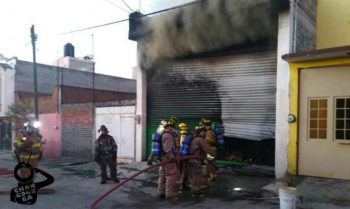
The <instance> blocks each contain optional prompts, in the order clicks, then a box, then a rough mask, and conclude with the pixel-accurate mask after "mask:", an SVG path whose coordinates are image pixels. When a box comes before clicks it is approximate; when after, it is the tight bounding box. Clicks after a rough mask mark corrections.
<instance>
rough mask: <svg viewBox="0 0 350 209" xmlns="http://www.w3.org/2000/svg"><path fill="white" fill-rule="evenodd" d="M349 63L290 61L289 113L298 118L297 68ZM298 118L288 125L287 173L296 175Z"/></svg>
mask: <svg viewBox="0 0 350 209" xmlns="http://www.w3.org/2000/svg"><path fill="white" fill-rule="evenodd" d="M346 1H348V0H346ZM349 2H350V0H349ZM344 65H350V58H339V59H326V60H320V61H311V62H300V63H290V65H289V70H290V94H289V95H290V100H289V101H290V104H289V107H290V110H289V111H290V114H293V115H296V116H297V118H298V110H299V102H298V101H299V70H300V69H305V68H315V67H329V66H344ZM297 145H298V120H297V122H295V123H291V124H290V126H289V144H288V173H289V174H291V175H297V170H298V146H297Z"/></svg>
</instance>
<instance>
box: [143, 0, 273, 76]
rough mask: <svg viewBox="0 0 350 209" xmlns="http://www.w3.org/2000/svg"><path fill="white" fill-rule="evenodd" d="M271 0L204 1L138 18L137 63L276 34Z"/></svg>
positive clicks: (148, 64) (151, 62)
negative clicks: (139, 20)
mask: <svg viewBox="0 0 350 209" xmlns="http://www.w3.org/2000/svg"><path fill="white" fill-rule="evenodd" d="M275 2H276V1H275V0H206V1H203V2H201V3H198V4H193V5H189V6H186V7H183V8H181V9H175V10H172V11H168V12H165V13H162V14H160V15H157V16H152V17H148V18H142V19H143V20H142V24H141V27H140V28H139V29H138V33H139V34H141V36H140V38H139V39H138V51H139V55H138V56H139V64H140V65H141V66H142V67H143V68H144V69H149V68H151V67H152V66H154V65H155V64H156V63H157V62H159V61H161V60H164V59H172V58H176V57H183V56H187V55H191V54H197V53H203V52H210V51H215V50H220V49H224V48H227V47H231V46H235V45H242V44H245V43H254V42H256V41H259V40H266V39H269V38H271V37H275V36H276V29H277V7H276V5H275Z"/></svg>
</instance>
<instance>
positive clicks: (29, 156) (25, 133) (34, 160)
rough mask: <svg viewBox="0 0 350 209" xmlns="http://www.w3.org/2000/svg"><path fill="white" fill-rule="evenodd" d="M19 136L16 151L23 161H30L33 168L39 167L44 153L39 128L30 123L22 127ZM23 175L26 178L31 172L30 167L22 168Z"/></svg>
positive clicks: (15, 144) (15, 145) (16, 141)
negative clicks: (29, 171)
mask: <svg viewBox="0 0 350 209" xmlns="http://www.w3.org/2000/svg"><path fill="white" fill-rule="evenodd" d="M19 132H20V134H19V137H17V138H16V140H15V142H14V144H13V145H14V147H15V152H16V154H17V156H18V157H19V160H20V161H21V162H28V163H29V164H30V165H31V166H32V167H33V168H37V167H38V162H39V160H40V159H41V156H42V153H43V144H44V143H45V141H42V140H41V137H40V135H38V133H37V132H38V130H37V129H36V128H34V127H32V126H30V125H27V126H26V127H25V128H24V129H21V130H20V131H19ZM20 172H21V177H22V178H26V177H27V176H28V175H30V173H28V169H20Z"/></svg>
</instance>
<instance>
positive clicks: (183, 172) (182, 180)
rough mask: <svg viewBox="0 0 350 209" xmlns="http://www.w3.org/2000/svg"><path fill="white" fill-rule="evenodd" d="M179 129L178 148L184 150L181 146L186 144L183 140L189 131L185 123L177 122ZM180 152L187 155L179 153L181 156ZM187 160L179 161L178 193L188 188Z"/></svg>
mask: <svg viewBox="0 0 350 209" xmlns="http://www.w3.org/2000/svg"><path fill="white" fill-rule="evenodd" d="M179 129H180V134H181V136H180V150H185V148H184V147H183V146H186V145H185V144H184V140H185V137H186V136H189V132H188V127H187V124H186V123H183V122H181V123H179ZM182 154H183V155H184V156H185V155H187V153H180V155H181V156H182ZM187 164H188V163H187V161H180V165H179V170H180V176H179V184H180V187H179V193H182V191H183V190H188V189H189V186H188V184H189V182H188V181H189V176H188V165H187Z"/></svg>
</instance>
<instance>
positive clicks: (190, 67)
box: [147, 49, 277, 151]
mask: <svg viewBox="0 0 350 209" xmlns="http://www.w3.org/2000/svg"><path fill="white" fill-rule="evenodd" d="M276 63H277V55H276V49H270V50H266V49H264V50H249V51H245V52H240V53H236V54H225V55H223V54H216V55H215V56H207V57H199V58H188V59H180V60H173V61H171V62H168V63H165V64H162V65H160V66H158V67H157V68H155V69H152V70H150V71H149V72H148V74H147V80H148V84H147V148H148V151H149V148H150V146H151V145H150V144H151V134H152V133H153V132H154V131H155V129H156V127H157V126H158V124H159V122H160V120H161V119H165V118H168V117H169V116H176V117H178V118H179V119H180V120H182V121H185V122H187V123H189V124H190V126H191V127H193V126H194V124H197V123H198V122H199V120H200V118H203V117H205V118H211V119H213V120H214V121H217V122H220V123H222V124H223V126H224V128H225V137H233V138H241V139H249V140H262V139H270V138H274V136H275V133H274V131H275V104H276V103H275V100H276V99H275V98H276V95H275V94H276V69H277V67H276Z"/></svg>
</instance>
